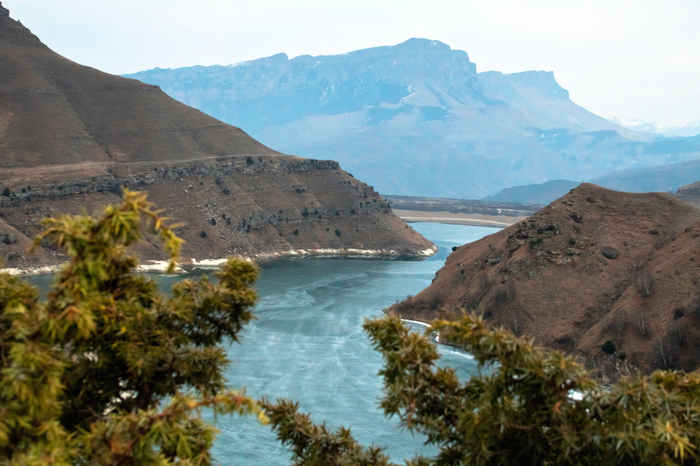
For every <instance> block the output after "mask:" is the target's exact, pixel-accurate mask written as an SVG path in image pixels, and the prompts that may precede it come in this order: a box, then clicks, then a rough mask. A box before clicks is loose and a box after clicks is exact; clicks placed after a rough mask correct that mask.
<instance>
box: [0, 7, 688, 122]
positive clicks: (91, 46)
mask: <svg viewBox="0 0 700 466" xmlns="http://www.w3.org/2000/svg"><path fill="white" fill-rule="evenodd" d="M2 3H3V6H4V7H6V8H8V9H10V15H11V17H13V18H14V19H18V20H20V21H21V22H22V24H24V25H25V26H27V27H28V28H29V29H31V30H32V32H33V33H34V34H36V35H37V36H39V38H40V39H41V40H42V41H43V42H44V43H45V44H47V45H48V46H49V47H50V48H52V49H53V50H54V51H56V52H58V53H60V54H61V55H63V56H65V57H67V58H70V59H71V60H73V61H76V62H78V63H80V64H83V65H88V66H92V67H94V68H97V69H100V70H102V71H106V72H108V73H114V74H124V73H132V72H136V71H141V70H146V69H151V68H155V67H160V68H178V67H184V66H192V65H215V64H218V65H228V64H232V63H237V62H240V61H245V60H251V59H256V58H261V57H266V56H270V55H274V54H276V53H280V52H284V53H286V54H287V55H289V57H290V58H293V57H295V56H298V55H305V54H309V55H333V54H339V53H345V52H350V51H353V50H359V49H363V48H369V47H376V46H380V45H395V44H398V43H401V42H404V41H405V40H407V39H409V38H411V37H422V38H427V39H432V40H439V41H442V42H444V43H446V44H448V45H450V46H451V47H452V48H453V49H460V50H464V51H466V52H467V53H468V54H469V58H470V60H471V61H472V62H474V63H476V65H477V70H478V71H488V70H496V71H501V72H504V73H513V72H518V71H526V70H546V71H553V72H554V76H555V77H556V79H557V81H558V82H559V84H560V85H561V86H562V87H564V88H565V89H567V90H568V91H569V94H570V96H571V99H572V100H573V101H574V102H576V103H577V104H579V105H581V106H582V107H584V108H586V109H588V110H590V111H592V112H593V113H596V114H598V115H601V116H604V117H610V116H614V115H625V116H628V117H637V118H640V119H642V120H644V121H647V122H655V123H658V124H661V125H665V126H683V125H685V124H687V123H689V122H691V121H700V27H698V24H700V0H664V1H659V0H478V1H472V0H429V1H425V0H401V1H396V0H352V1H348V0H332V1H329V0H323V1H319V0H295V1H289V0H250V1H239V0H218V1H215V0H196V1H190V2H186V1H183V0H121V1H119V2H113V1H96V0H61V1H57V0H3V1H2ZM0 66H1V64H0Z"/></svg>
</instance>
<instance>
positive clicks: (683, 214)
mask: <svg viewBox="0 0 700 466" xmlns="http://www.w3.org/2000/svg"><path fill="white" fill-rule="evenodd" d="M698 263H700V210H698V209H696V208H694V207H691V206H690V205H688V204H686V203H684V202H682V201H680V200H678V199H676V198H674V197H673V196H671V195H668V194H665V193H649V194H630V193H622V192H617V191H611V190H608V189H604V188H601V187H598V186H595V185H592V184H588V183H584V184H582V185H580V186H579V187H577V188H575V189H574V190H573V191H572V192H571V193H568V194H566V195H564V196H563V197H561V198H560V199H558V200H557V201H556V202H553V203H551V204H550V205H549V206H547V207H545V208H543V209H542V210H540V211H539V212H537V213H536V214H535V215H533V216H531V217H530V218H529V219H527V220H526V221H524V222H521V223H518V224H515V225H512V226H511V227H509V228H506V229H504V230H501V231H500V232H498V233H495V234H493V235H490V236H487V237H485V238H483V239H481V240H479V241H476V242H474V243H470V244H467V245H464V246H460V247H458V248H456V250H455V252H453V253H452V254H451V255H450V256H449V257H448V259H447V261H446V263H445V266H444V267H443V268H442V269H440V270H439V271H438V272H437V274H436V276H435V279H434V280H433V283H432V284H431V285H430V286H429V287H428V288H426V289H425V290H423V291H422V292H421V293H420V294H418V295H416V296H415V297H412V298H410V299H408V300H406V301H403V302H401V303H398V304H396V305H394V306H392V307H391V308H390V310H393V311H396V312H398V313H400V315H401V316H402V317H405V318H408V319H419V320H422V321H430V320H431V319H433V318H436V317H438V316H439V315H444V316H445V317H449V316H452V315H459V313H460V312H462V311H461V310H462V309H465V308H466V309H470V310H473V311H475V312H477V313H482V314H484V316H485V318H486V319H487V320H488V321H489V322H491V323H493V324H494V325H504V326H507V327H510V328H512V329H513V330H514V331H516V333H520V334H524V335H528V336H530V337H533V338H535V339H536V340H538V341H539V342H540V343H542V344H545V345H548V346H550V347H555V348H560V349H563V350H566V351H568V352H570V353H573V354H576V355H578V356H580V358H581V360H582V361H583V362H584V363H585V364H586V365H587V366H588V367H589V368H591V369H593V370H595V371H596V372H598V375H599V376H600V377H601V378H607V379H609V380H613V379H615V378H617V377H618V376H619V375H622V374H625V373H630V372H633V371H635V370H637V369H640V370H642V371H644V372H650V371H651V370H653V369H655V368H659V367H674V368H682V369H686V370H691V369H695V368H697V367H698V365H699V364H700V357H699V356H698V353H697V351H696V350H695V348H697V346H698V345H699V344H700V317H699V315H698V313H697V309H698V308H699V306H700V294H699V293H698V288H697V283H698V282H700V268H699V267H698V266H697V264H698ZM606 340H611V341H612V342H613V343H614V345H615V346H616V347H617V353H616V354H615V355H607V354H605V353H604V352H602V351H601V346H602V345H603V344H604V343H605V341H606ZM623 355H624V356H623Z"/></svg>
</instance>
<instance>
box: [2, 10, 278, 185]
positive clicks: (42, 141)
mask: <svg viewBox="0 0 700 466" xmlns="http://www.w3.org/2000/svg"><path fill="white" fill-rule="evenodd" d="M0 63H2V66H0V168H2V169H8V168H20V167H37V166H47V165H52V166H53V167H52V170H51V172H50V173H55V171H56V170H61V169H63V168H64V167H65V166H66V165H72V164H80V163H93V164H94V165H90V166H87V167H85V170H86V172H88V173H90V175H94V174H97V173H103V174H106V173H107V171H106V170H107V168H108V167H109V164H110V163H134V162H152V161H161V162H164V161H167V162H170V163H173V162H178V161H183V160H193V159H199V158H203V157H212V156H222V155H234V154H236V155H238V154H245V155H273V154H276V152H275V151H273V150H271V149H269V148H267V147H265V146H263V145H262V144H260V143H259V142H257V141H255V140H254V139H252V138H251V137H250V136H248V135H247V134H245V133H244V132H243V131H242V130H240V129H239V128H235V127H233V126H229V125H226V124H224V123H222V122H220V121H218V120H216V119H214V118H211V117H209V116H207V115H205V114H204V113H202V112H200V111H198V110H195V109H192V108H190V107H187V106H185V105H182V104H180V103H179V102H176V101H175V100H173V99H171V98H169V97H168V96H166V95H165V93H163V92H162V91H161V90H160V88H158V87H156V86H151V85H147V84H143V83H141V82H139V81H136V80H132V79H125V78H121V77H118V76H113V75H109V74H106V73H103V72H101V71H98V70H95V69H93V68H89V67H86V66H80V65H78V64H76V63H74V62H72V61H70V60H68V59H66V58H63V57H62V56H60V55H58V54H56V53H54V52H53V51H51V50H50V49H49V48H48V47H46V46H45V45H44V44H42V43H41V41H40V40H39V39H38V38H37V37H36V36H34V35H33V34H32V33H31V32H30V31H29V30H28V29H27V28H25V27H24V26H23V25H21V24H20V23H18V22H16V21H14V20H13V19H11V18H10V17H9V12H8V10H6V9H4V8H2V6H1V4H0ZM65 168H69V167H65ZM70 168H71V169H72V170H71V171H70V176H71V177H72V178H73V179H76V178H78V177H79V176H80V172H75V167H70ZM31 173H33V172H31ZM0 174H2V172H0ZM3 178H5V177H3ZM31 178H32V176H27V177H26V178H25V179H24V180H23V181H27V182H31V181H34V180H31ZM3 184H4V185H7V180H6V179H5V180H3ZM35 184H36V182H35Z"/></svg>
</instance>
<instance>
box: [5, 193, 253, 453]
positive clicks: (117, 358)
mask: <svg viewBox="0 0 700 466" xmlns="http://www.w3.org/2000/svg"><path fill="white" fill-rule="evenodd" d="M165 221H166V219H164V218H161V217H159V212H158V211H156V210H155V209H154V208H153V206H152V204H150V203H148V202H147V201H146V196H145V195H142V194H141V193H133V192H129V191H126V190H125V192H124V201H123V203H122V205H121V206H110V207H108V208H106V209H105V210H104V213H103V215H102V218H99V219H95V218H92V217H89V216H86V215H82V216H63V217H61V218H58V219H46V220H44V225H45V227H46V229H45V230H44V232H43V233H41V234H40V235H39V236H38V237H37V238H36V242H35V244H40V243H41V242H44V241H46V242H50V243H52V244H53V245H54V246H55V247H57V248H58V249H59V250H60V251H61V252H63V253H65V254H66V255H67V256H69V257H70V261H69V262H68V263H67V264H66V265H65V266H64V267H63V268H62V269H61V271H60V272H58V274H57V276H56V278H55V280H54V282H55V283H54V287H53V289H52V290H51V292H49V293H47V295H46V296H47V298H46V299H47V301H45V302H41V301H40V300H39V297H38V296H39V293H38V291H37V290H36V289H35V288H34V287H32V286H30V285H29V284H27V283H25V282H23V281H22V280H20V279H18V278H16V277H12V276H10V275H8V274H4V273H3V274H0V369H1V370H0V387H2V390H0V406H2V423H1V424H0V425H1V426H2V429H1V430H2V435H1V436H0V462H2V463H3V464H17V465H19V464H26V465H39V464H49V463H50V464H60V465H71V464H81V465H117V464H130V465H155V464H191V465H195V464H197V465H203V464H208V463H209V461H208V460H209V458H210V457H211V456H210V455H211V453H210V449H211V447H212V444H213V441H214V439H215V434H216V429H215V428H214V426H213V425H211V424H209V423H208V422H206V421H204V420H203V419H202V412H201V411H202V410H203V409H207V410H210V411H212V412H213V413H214V414H215V415H221V414H234V413H239V414H247V413H249V414H258V415H259V416H264V415H263V414H262V412H261V411H260V408H259V405H258V404H257V403H256V402H255V401H254V400H252V399H251V398H248V397H246V396H245V394H244V393H241V392H235V391H232V390H230V389H229V388H228V387H227V386H226V383H225V374H226V371H227V367H228V365H229V361H228V360H227V359H226V356H225V355H226V352H225V348H224V344H225V343H229V342H231V341H237V339H238V333H239V332H240V331H241V329H242V328H243V326H244V325H246V324H247V323H248V322H249V321H250V320H251V319H252V318H253V316H252V313H251V312H250V310H251V308H252V306H253V305H254V304H255V301H256V299H257V297H256V294H255V292H254V291H253V290H252V288H251V286H252V284H253V283H254V281H255V280H256V277H257V274H258V272H257V269H256V268H255V267H254V266H252V265H250V264H248V263H246V262H244V261H239V260H236V259H229V260H228V261H227V262H226V264H225V265H224V266H223V267H222V268H221V270H220V271H219V272H217V273H216V280H209V279H208V278H207V277H203V278H201V279H198V280H184V281H182V282H180V283H179V284H176V285H174V286H173V288H172V292H171V293H168V294H167V295H166V294H165V293H161V292H160V291H159V290H158V286H157V285H156V283H155V282H154V281H152V280H151V279H149V278H147V277H145V276H143V275H140V274H137V273H136V266H137V260H136V257H135V256H133V255H130V254H129V252H127V251H128V248H129V247H130V246H133V245H134V244H135V243H136V242H137V240H138V239H139V238H140V237H141V235H140V233H139V230H138V229H139V225H141V223H142V222H144V223H150V224H151V228H150V229H149V231H154V232H155V233H156V235H157V237H158V238H159V239H160V241H162V242H163V244H165V249H166V251H167V253H168V256H169V258H170V263H169V267H168V270H169V271H170V272H172V270H173V269H174V267H175V261H176V260H177V258H178V256H179V251H180V245H181V244H182V241H181V240H180V239H179V238H177V237H176V236H175V234H174V233H173V231H172V230H171V229H170V228H169V227H168V226H166V224H165ZM18 309H21V312H18Z"/></svg>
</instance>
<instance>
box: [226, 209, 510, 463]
mask: <svg viewBox="0 0 700 466" xmlns="http://www.w3.org/2000/svg"><path fill="white" fill-rule="evenodd" d="M413 227H414V228H415V229H416V230H417V231H418V232H420V233H421V234H423V235H424V236H425V237H426V238H428V239H430V240H431V241H433V242H434V243H435V244H436V245H437V246H438V248H439V251H438V253H437V254H436V255H435V256H433V257H431V258H429V259H426V260H425V261H420V262H403V261H393V262H392V261H376V260H343V259H290V260H285V261H282V262H278V263H276V264H274V265H273V266H271V267H269V268H266V269H264V270H263V271H262V275H261V277H260V280H259V282H258V285H257V289H258V292H259V294H260V296H261V300H260V303H259V304H258V306H257V307H256V310H255V315H256V316H257V318H258V320H257V321H255V322H254V323H253V324H252V325H250V326H249V327H248V328H247V329H246V332H245V335H244V338H243V341H242V344H241V345H234V346H232V347H231V348H229V357H230V359H231V360H232V361H233V365H232V367H231V368H230V370H229V372H228V378H229V380H230V382H231V384H232V385H233V386H245V387H247V391H248V394H249V395H252V396H256V397H257V396H262V395H267V396H268V397H270V398H271V399H275V398H277V397H284V398H291V399H293V400H296V401H298V402H299V404H300V408H301V410H302V411H304V412H309V413H311V417H312V419H313V420H314V421H316V422H323V421H325V422H326V423H327V424H328V426H329V427H332V428H337V427H339V426H341V425H344V426H351V427H352V432H353V435H354V436H355V438H356V439H357V440H359V441H360V442H361V443H363V444H365V445H370V444H372V443H374V444H376V445H380V446H383V447H386V450H387V452H388V453H389V454H390V455H391V457H392V460H393V461H394V462H397V463H401V462H402V461H401V460H402V459H403V458H409V457H410V456H412V455H413V454H414V453H416V452H421V453H431V452H433V451H434V450H431V449H427V448H426V447H424V446H423V445H422V443H423V441H424V438H423V437H420V436H412V435H411V434H409V433H407V432H401V431H400V430H399V429H398V427H397V420H396V419H390V420H389V419H386V418H385V417H384V415H383V413H382V412H381V411H380V410H379V409H378V405H379V399H380V397H381V396H382V384H381V380H380V378H379V377H377V372H378V371H379V369H380V368H381V365H382V358H381V355H380V354H379V353H377V352H375V351H374V350H373V349H372V347H371V345H370V341H369V339H368V338H367V336H366V335H365V334H364V333H363V331H362V328H361V326H362V323H363V321H364V319H365V317H375V316H380V315H382V312H381V311H382V309H384V308H385V307H387V306H389V305H390V304H392V303H394V302H395V301H396V300H397V299H403V298H405V297H406V295H408V294H417V293H418V292H420V291H421V290H423V289H424V288H426V287H427V286H428V285H430V282H431V281H432V279H433V277H434V276H435V272H436V271H437V270H438V269H439V268H440V267H442V265H443V264H444V263H445V259H446V257H447V255H448V254H449V253H450V252H451V248H452V246H457V245H462V244H465V243H468V242H471V241H475V240H477V239H479V238H481V237H483V236H486V235H488V234H492V233H495V232H497V231H498V229H496V228H484V227H473V226H462V225H442V224H433V223H418V224H413ZM419 330H422V329H419ZM440 350H441V353H442V354H443V358H442V360H441V361H442V364H447V365H450V366H452V367H455V368H457V370H458V374H459V377H460V379H461V380H465V379H466V378H468V377H469V375H470V374H471V373H472V372H473V370H474V368H475V364H474V362H473V361H472V360H471V358H469V356H468V355H465V354H463V353H459V352H456V351H453V350H451V349H449V348H447V347H441V349H440ZM218 426H219V429H221V431H222V433H221V434H220V435H219V439H218V440H217V443H216V446H215V448H214V454H215V455H216V459H217V460H218V461H219V462H221V464H224V465H288V464H290V461H289V458H290V455H289V453H288V452H287V450H286V449H285V448H284V447H283V446H282V445H281V444H279V442H277V441H276V439H275V436H274V434H273V433H272V431H271V429H270V428H269V427H264V426H260V425H258V424H257V423H256V422H255V421H253V420H252V419H242V418H238V417H235V418H220V419H219V421H218Z"/></svg>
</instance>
